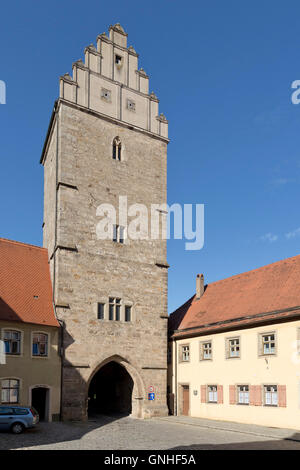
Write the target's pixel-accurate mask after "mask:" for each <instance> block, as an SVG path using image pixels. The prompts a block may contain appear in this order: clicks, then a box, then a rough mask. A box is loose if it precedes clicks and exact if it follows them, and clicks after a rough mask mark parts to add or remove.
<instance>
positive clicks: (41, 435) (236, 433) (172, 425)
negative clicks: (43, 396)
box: [0, 416, 300, 450]
mask: <svg viewBox="0 0 300 470" xmlns="http://www.w3.org/2000/svg"><path fill="white" fill-rule="evenodd" d="M0 449H1V450H4V449H39V450H42V449H47V450H51V449H66V450H84V449H85V450H93V449H104V450H125V449H130V450H136V449H149V450H155V449H157V450H171V449H175V450H176V449H178V450H197V449H199V450H200V449H201V450H204V449H207V450H214V449H216V450H218V449H277V450H278V449H295V450H300V432H299V433H297V431H293V430H281V429H276V428H266V427H261V426H252V425H241V424H235V423H228V422H221V421H212V420H205V419H198V418H185V417H178V418H176V417H173V416H170V417H168V418H160V419H151V420H137V419H133V418H129V417H108V416H100V417H97V418H95V419H93V420H90V421H89V422H87V423H40V425H39V426H38V427H37V428H36V429H32V430H29V431H27V432H25V433H24V434H22V435H20V436H15V435H11V434H9V433H3V432H1V433H0Z"/></svg>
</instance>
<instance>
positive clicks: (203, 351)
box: [200, 341, 212, 361]
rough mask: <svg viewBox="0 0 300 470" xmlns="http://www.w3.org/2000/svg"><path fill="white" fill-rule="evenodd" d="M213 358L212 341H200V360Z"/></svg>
mask: <svg viewBox="0 0 300 470" xmlns="http://www.w3.org/2000/svg"><path fill="white" fill-rule="evenodd" d="M211 359H212V342H211V341H203V342H202V343H200V360H201V361H206V360H211Z"/></svg>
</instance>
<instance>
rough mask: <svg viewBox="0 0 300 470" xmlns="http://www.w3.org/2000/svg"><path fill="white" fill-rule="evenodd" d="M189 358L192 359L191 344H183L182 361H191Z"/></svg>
mask: <svg viewBox="0 0 300 470" xmlns="http://www.w3.org/2000/svg"><path fill="white" fill-rule="evenodd" d="M189 360H190V346H189V345H184V346H181V361H182V362H189Z"/></svg>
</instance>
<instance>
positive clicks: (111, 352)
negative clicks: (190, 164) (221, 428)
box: [41, 24, 168, 419]
mask: <svg viewBox="0 0 300 470" xmlns="http://www.w3.org/2000/svg"><path fill="white" fill-rule="evenodd" d="M84 53H85V61H84V62H83V61H82V60H79V61H77V62H75V63H74V64H73V74H72V77H71V76H70V75H69V74H65V75H64V76H62V77H61V78H60V97H59V99H58V100H57V101H56V103H55V106H54V110H53V113H52V117H51V121H50V125H49V129H48V134H47V138H46V142H45V145H44V149H43V153H42V157H41V163H42V164H43V165H44V177H45V178H44V179H45V188H44V193H45V197H44V247H46V248H47V249H48V253H49V263H50V267H51V275H52V282H53V301H54V304H55V309H56V314H57V317H58V319H59V320H61V324H62V325H63V326H62V332H63V334H62V351H63V367H62V384H63V385H62V417H63V419H85V418H86V416H87V412H88V410H89V411H90V410H94V411H95V410H96V411H99V410H100V411H106V410H107V411H110V410H113V411H127V412H129V413H132V415H133V416H138V417H148V416H149V417H150V416H158V415H165V414H167V406H166V371H167V318H168V316H167V268H168V264H167V261H166V241H165V240H162V239H161V238H160V239H151V238H148V239H147V238H145V239H142V240H132V239H130V238H129V237H128V236H126V233H127V227H126V226H125V225H124V226H123V225H122V224H121V223H120V222H118V221H117V222H116V224H114V225H115V227H114V230H113V232H112V234H111V236H110V239H105V240H103V239H99V236H98V233H97V226H98V223H99V221H100V218H99V212H97V208H98V207H99V205H101V204H103V203H106V204H111V205H112V206H113V207H115V208H116V212H117V214H118V207H119V196H123V199H122V200H123V201H124V197H127V204H128V207H129V206H131V205H132V204H136V203H137V204H143V205H145V206H146V207H147V208H148V212H149V214H150V206H151V204H163V203H166V165H167V144H168V123H167V120H166V118H165V117H164V115H162V114H160V115H159V112H158V99H157V97H156V96H155V94H154V93H150V94H149V88H148V87H149V77H148V75H147V74H146V72H145V71H144V70H143V69H142V68H140V69H139V67H138V54H137V53H136V51H135V50H134V48H133V47H132V46H130V47H127V34H126V33H125V31H124V29H123V28H122V27H121V25H120V24H116V25H114V26H111V27H110V28H109V37H108V36H107V35H106V34H105V33H103V34H101V35H99V36H98V37H97V47H95V46H94V45H93V44H92V45H90V46H88V47H86V48H85V51H84ZM128 220H130V217H129V219H128ZM149 237H150V228H149ZM151 387H153V388H151ZM152 390H153V391H154V394H155V395H154V400H149V399H148V398H150V397H149V396H148V393H149V391H152ZM151 398H153V396H152V397H151Z"/></svg>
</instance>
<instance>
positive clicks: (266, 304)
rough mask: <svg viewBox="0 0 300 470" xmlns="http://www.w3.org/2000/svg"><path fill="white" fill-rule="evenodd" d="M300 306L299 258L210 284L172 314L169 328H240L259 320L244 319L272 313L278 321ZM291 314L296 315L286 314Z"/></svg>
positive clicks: (288, 259)
mask: <svg viewBox="0 0 300 470" xmlns="http://www.w3.org/2000/svg"><path fill="white" fill-rule="evenodd" d="M298 306H300V256H295V257H293V258H287V259H284V260H282V261H278V262H276V263H273V264H269V265H267V266H263V267H262V268H258V269H255V270H253V271H248V272H245V273H242V274H238V275H236V276H232V277H229V278H227V279H223V280H221V281H217V282H212V283H211V284H208V285H207V286H206V287H205V291H204V294H203V295H202V297H201V298H200V299H196V296H195V295H194V296H193V297H191V298H190V299H189V300H188V301H187V302H186V303H185V304H183V305H182V306H181V307H179V308H178V309H177V310H175V312H173V313H172V314H171V315H170V320H169V329H170V330H171V331H173V330H183V329H187V328H196V327H197V328H198V327H199V328H200V329H202V330H203V328H204V327H205V328H208V325H211V326H212V325H214V324H218V325H215V327H214V328H219V327H220V324H222V323H224V322H228V321H232V322H233V321H234V320H235V321H236V324H237V325H238V324H240V322H243V323H247V324H250V323H253V322H257V321H259V318H252V319H251V318H244V317H251V316H258V315H260V314H263V313H266V312H271V313H272V315H273V318H275V317H276V316H278V313H276V312H278V311H281V310H285V309H293V308H294V307H298ZM298 313H299V314H300V311H299V312H298ZM293 314H295V312H294V313H293ZM288 315H292V312H291V313H285V314H284V316H285V317H286V316H288ZM266 318H267V317H266ZM270 318H271V316H270ZM260 321H261V319H260ZM232 324H233V323H232Z"/></svg>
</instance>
